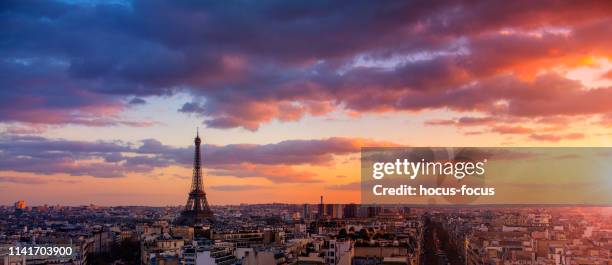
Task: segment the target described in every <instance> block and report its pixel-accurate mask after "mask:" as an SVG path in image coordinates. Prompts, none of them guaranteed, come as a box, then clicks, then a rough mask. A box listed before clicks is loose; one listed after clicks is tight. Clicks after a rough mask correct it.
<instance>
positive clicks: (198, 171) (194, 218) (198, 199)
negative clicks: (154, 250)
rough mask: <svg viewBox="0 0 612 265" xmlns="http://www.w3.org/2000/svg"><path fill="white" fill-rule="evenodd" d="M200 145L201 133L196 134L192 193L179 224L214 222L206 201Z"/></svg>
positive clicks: (177, 221) (178, 220)
mask: <svg viewBox="0 0 612 265" xmlns="http://www.w3.org/2000/svg"><path fill="white" fill-rule="evenodd" d="M200 143H202V140H200V134H199V132H196V138H195V156H194V159H193V177H192V179H191V191H190V192H189V197H188V199H187V205H185V210H183V211H182V212H181V216H180V217H179V218H178V219H177V220H176V223H177V224H182V225H194V224H201V223H211V222H213V221H214V215H213V212H212V211H211V210H210V207H209V206H208V201H207V200H206V192H204V188H203V187H202V166H201V158H200Z"/></svg>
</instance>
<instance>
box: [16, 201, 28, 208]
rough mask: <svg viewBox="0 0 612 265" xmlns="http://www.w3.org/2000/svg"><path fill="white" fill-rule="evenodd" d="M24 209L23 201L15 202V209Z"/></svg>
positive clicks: (24, 203)
mask: <svg viewBox="0 0 612 265" xmlns="http://www.w3.org/2000/svg"><path fill="white" fill-rule="evenodd" d="M25 208H26V202H25V201H24V200H18V201H17V202H15V209H19V210H25Z"/></svg>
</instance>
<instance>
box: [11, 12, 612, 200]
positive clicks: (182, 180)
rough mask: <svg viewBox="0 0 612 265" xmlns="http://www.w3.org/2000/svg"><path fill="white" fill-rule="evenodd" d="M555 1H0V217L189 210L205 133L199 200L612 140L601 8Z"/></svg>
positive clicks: (351, 194) (342, 185) (349, 185)
mask: <svg viewBox="0 0 612 265" xmlns="http://www.w3.org/2000/svg"><path fill="white" fill-rule="evenodd" d="M554 3H555V4H552V3H549V2H547V1H542V2H528V3H526V2H521V3H513V4H508V6H506V7H503V8H502V7H500V6H499V5H498V4H496V3H491V2H488V1H482V2H477V3H463V2H453V3H450V2H446V3H444V2H442V3H427V4H423V3H416V2H399V3H398V2H395V3H394V2H388V3H380V2H368V1H351V2H348V3H339V2H334V3H329V2H316V1H315V2H308V3H299V4H298V3H289V2H283V1H279V2H274V1H273V2H265V3H261V2H259V3H258V2H253V3H248V4H246V5H247V7H245V6H233V5H240V4H238V3H226V4H227V5H222V4H219V3H215V2H210V3H175V2H165V1H49V2H44V3H40V4H39V5H35V4H32V3H29V2H24V1H15V2H11V1H9V2H6V3H3V4H2V12H1V15H0V21H2V24H3V25H6V27H5V28H6V30H3V32H2V33H0V34H1V35H2V40H3V41H2V43H0V47H2V49H1V50H2V51H1V52H0V53H2V57H3V60H1V61H0V69H2V71H0V72H1V73H2V74H0V87H1V88H0V205H12V204H13V203H14V202H16V201H18V200H25V201H26V202H27V203H28V205H43V204H48V205H55V204H61V205H87V204H90V203H91V204H96V205H106V206H113V205H151V206H165V205H184V203H185V202H184V201H185V196H186V194H187V193H188V192H189V187H190V184H191V175H192V172H191V171H192V163H193V157H192V155H193V142H192V140H193V135H194V134H195V131H196V128H197V127H200V135H201V137H202V149H203V153H202V166H203V175H204V182H205V185H204V188H205V190H206V192H207V198H208V201H209V203H210V204H211V205H228V204H240V203H271V202H279V203H312V204H317V203H318V200H319V196H320V195H324V196H325V198H326V201H329V202H334V203H359V200H360V195H359V181H360V177H359V174H360V172H359V170H360V167H359V151H360V148H361V147H364V146H530V147H531V146H592V147H602V146H611V145H612V141H611V140H610V139H612V138H611V136H612V50H611V49H610V45H609V43H612V39H610V38H611V37H610V36H612V32H611V31H610V30H611V29H610V26H609V25H610V24H611V23H612V17H611V16H610V14H612V5H610V3H608V2H605V1H594V2H588V3H574V2H569V1H567V2H564V1H562V2H554ZM242 4H245V3H242ZM347 5H350V6H347ZM245 8H246V9H247V10H250V11H249V12H243V10H245Z"/></svg>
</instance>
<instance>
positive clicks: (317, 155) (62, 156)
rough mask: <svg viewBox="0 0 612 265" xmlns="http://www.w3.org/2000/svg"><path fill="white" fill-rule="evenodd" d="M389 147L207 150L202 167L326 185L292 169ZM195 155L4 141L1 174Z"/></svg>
mask: <svg viewBox="0 0 612 265" xmlns="http://www.w3.org/2000/svg"><path fill="white" fill-rule="evenodd" d="M389 145H392V144H391V143H388V142H379V141H373V140H367V139H359V138H329V139H320V140H288V141H282V142H279V143H274V144H263V145H246V144H235V145H225V146H219V145H203V146H202V149H203V151H202V155H203V165H204V167H205V168H207V169H208V170H209V172H208V173H209V174H212V175H218V176H232V177H239V178H266V179H268V180H270V181H272V182H275V183H287V182H299V183H306V182H320V181H321V180H319V179H318V178H317V177H318V176H317V175H316V174H315V173H312V172H306V171H301V170H297V169H295V168H294V167H293V166H298V165H330V164H333V163H334V157H335V156H342V155H348V154H353V153H357V152H359V151H360V148H361V147H362V146H389ZM193 152H194V151H193V147H185V148H180V147H172V146H167V145H163V144H162V143H161V142H159V141H157V140H153V139H147V140H143V141H141V143H140V144H139V145H135V144H130V143H124V142H120V141H115V142H102V141H98V142H84V141H69V140H61V139H59V140H57V139H47V138H42V137H23V136H6V137H2V138H0V170H2V171H16V172H29V173H36V174H69V175H74V176H92V177H100V178H114V177H123V176H125V175H126V174H127V173H130V172H136V173H149V172H151V171H152V170H153V169H155V168H164V167H168V166H171V165H182V166H185V167H190V166H191V165H192V163H193ZM5 181H8V179H5Z"/></svg>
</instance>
